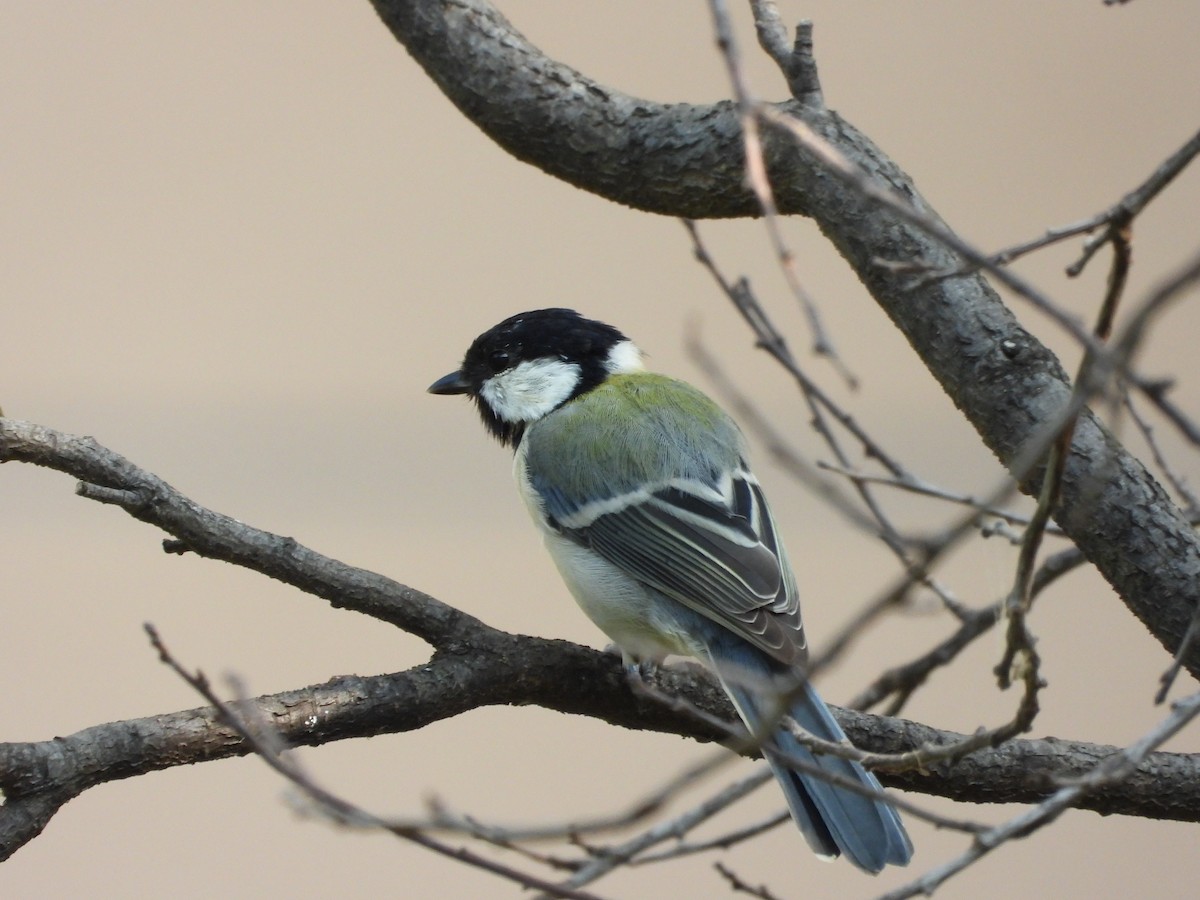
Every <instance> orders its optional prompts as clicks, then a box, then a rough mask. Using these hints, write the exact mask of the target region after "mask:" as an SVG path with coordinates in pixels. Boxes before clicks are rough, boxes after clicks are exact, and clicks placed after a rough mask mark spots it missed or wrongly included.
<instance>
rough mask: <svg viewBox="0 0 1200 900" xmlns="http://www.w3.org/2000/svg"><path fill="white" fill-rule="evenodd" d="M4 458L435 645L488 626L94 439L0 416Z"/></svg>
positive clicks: (183, 543)
mask: <svg viewBox="0 0 1200 900" xmlns="http://www.w3.org/2000/svg"><path fill="white" fill-rule="evenodd" d="M10 460H11V461H18V462H27V463H33V464H34V465H38V466H44V467H46V468H49V469H56V470H58V471H59V472H65V473H66V474H68V475H73V476H74V477H76V478H78V479H80V484H79V487H78V493H79V494H80V495H82V496H84V497H87V498H89V499H91V500H98V501H100V502H101V503H111V504H113V505H115V506H120V507H121V508H122V509H124V510H125V511H126V512H127V513H129V515H131V516H133V517H134V518H135V519H139V520H141V521H142V522H147V523H149V524H150V525H155V526H157V527H159V528H161V529H162V530H163V531H165V532H167V533H168V534H170V535H172V536H174V537H175V538H176V539H177V540H178V541H179V542H180V543H179V545H174V544H170V545H166V546H165V549H167V550H168V551H169V552H185V551H188V550H190V551H192V552H195V553H198V554H199V555H201V556H206V557H209V558H211V559H220V560H224V561H225V562H229V563H233V564H234V565H239V566H243V567H245V568H247V569H252V570H253V571H255V572H260V573H262V574H263V575H266V576H268V577H270V578H274V579H276V580H277V581H282V582H284V583H285V584H290V585H292V586H294V587H298V588H300V589H301V590H302V591H305V592H307V593H310V594H315V595H316V596H318V597H322V598H324V599H325V600H328V601H329V603H330V605H331V606H334V607H336V608H340V609H351V610H354V611H355V612H360V613H363V614H365V615H368V616H372V617H373V618H376V619H380V620H382V621H384V622H390V623H391V624H393V625H395V626H397V627H398V628H402V629H404V630H405V631H407V632H409V633H411V634H414V635H416V636H417V637H419V638H422V639H424V640H426V641H428V642H429V643H430V644H432V645H433V646H435V647H445V646H448V645H451V644H453V643H455V642H461V641H464V640H469V639H471V638H472V637H473V636H475V635H477V634H478V633H480V632H482V631H486V630H488V629H487V626H486V625H484V624H483V623H482V622H480V621H479V620H478V619H476V618H474V617H472V616H470V615H467V614H466V613H464V612H462V611H460V610H457V609H455V608H454V607H452V606H448V605H447V604H445V603H442V602H441V601H440V600H435V599H434V598H433V597H430V596H429V595H428V594H424V593H422V592H421V591H418V590H414V589H413V588H410V587H407V586H406V585H403V584H400V583H399V582H396V581H393V580H392V579H390V578H385V577H384V576H382V575H376V574H375V573H374V572H368V571H366V570H365V569H357V568H355V567H353V566H348V565H346V564H345V563H343V562H339V561H338V560H336V559H330V558H329V557H328V556H322V555H321V554H320V553H317V552H315V551H313V550H310V549H309V548H307V547H305V546H303V545H302V544H300V543H298V542H297V541H296V540H295V539H294V538H290V537H283V536H281V535H277V534H271V533H270V532H267V531H262V530H260V529H258V528H252V527H250V526H249V525H246V524H244V523H242V522H239V521H238V520H237V519H234V518H232V517H230V516H226V515H222V514H221V513H217V512H213V511H212V510H210V509H206V508H204V507H203V506H201V505H200V504H198V503H195V502H194V501H192V500H189V499H188V498H187V497H185V496H183V495H182V494H180V493H179V492H178V491H177V490H175V488H173V487H171V485H169V484H167V483H166V482H165V481H163V480H162V479H161V478H159V477H158V476H157V475H153V474H151V473H150V472H146V471H144V470H143V469H140V468H138V467H137V466H135V465H134V464H133V463H131V462H130V461H129V460H127V459H125V457H123V456H121V455H120V454H118V453H114V452H113V451H112V450H109V449H108V448H107V447H104V446H102V445H100V444H99V443H97V442H96V441H95V440H94V439H93V438H90V437H79V436H76V435H73V434H66V433H64V432H61V431H54V430H53V429H50V428H45V427H43V426H41V425H35V424H33V423H31V422H20V421H17V420H16V419H0V462H8V461H10Z"/></svg>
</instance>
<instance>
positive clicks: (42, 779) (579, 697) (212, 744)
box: [0, 632, 1200, 860]
mask: <svg viewBox="0 0 1200 900" xmlns="http://www.w3.org/2000/svg"><path fill="white" fill-rule="evenodd" d="M492 634H493V638H492V639H491V640H490V641H489V642H487V643H486V645H484V646H474V647H472V648H471V652H470V653H469V654H468V653H465V652H464V653H438V654H436V655H435V656H434V657H433V659H432V660H431V661H430V662H429V663H424V664H422V665H420V666H416V667H414V668H412V669H409V670H408V671H405V672H400V673H396V674H391V675H376V676H372V677H360V676H344V677H341V678H335V679H333V680H331V681H328V682H326V683H324V684H319V685H312V686H310V687H306V688H301V689H300V690H294V691H286V692H284V693H279V694H272V695H266V696H261V697H257V698H255V699H254V700H253V701H251V702H253V703H254V705H255V706H256V707H257V710H258V713H259V716H261V718H263V719H264V720H265V721H267V722H269V723H270V724H271V725H272V726H274V727H275V728H276V729H277V733H278V736H279V738H280V740H281V741H282V742H283V743H284V744H285V745H287V746H302V745H303V746H317V745H320V744H325V743H328V742H330V741H336V740H345V739H347V738H355V737H372V736H376V735H380V734H393V733H398V732H405V731H413V730H417V729H420V728H423V727H424V726H426V725H428V724H430V723H431V722H435V721H439V720H441V719H446V718H450V717H452V716H456V715H459V714H461V713H464V712H467V711H470V710H472V709H476V708H479V707H482V706H492V705H497V704H521V705H529V704H533V705H537V706H542V707H544V708H547V709H551V710H555V711H559V712H567V713H573V714H578V715H586V716H591V717H594V718H600V719H603V720H605V721H607V722H609V723H612V724H615V725H620V726H622V727H626V728H631V729H637V730H647V731H659V732H664V733H669V734H678V735H683V736H687V737H692V738H695V739H697V740H703V741H709V740H717V739H720V738H722V737H725V736H726V735H725V734H724V733H722V732H721V731H719V730H717V729H714V728H712V727H711V726H709V725H706V724H705V723H704V722H703V721H700V720H699V719H697V718H696V717H694V716H693V715H691V714H690V713H689V712H688V710H687V709H685V708H684V707H685V706H688V705H691V706H692V707H695V708H698V709H700V710H702V711H703V712H705V713H707V714H711V715H716V716H721V717H722V718H724V719H726V720H730V719H732V718H733V713H732V710H731V709H730V708H729V706H728V705H727V702H726V700H725V697H724V694H723V692H722V691H721V690H720V688H719V686H718V685H716V684H715V682H713V681H712V680H711V679H710V678H708V676H707V675H706V674H705V673H703V672H702V671H700V670H698V669H696V668H695V667H686V668H682V669H678V670H676V669H670V668H668V669H664V670H661V671H660V673H659V680H660V682H661V683H662V686H663V688H664V689H665V690H667V691H669V692H670V693H671V694H672V695H675V696H679V697H681V698H683V699H684V700H685V701H686V703H685V704H681V705H680V707H679V708H666V707H664V706H662V705H660V704H658V703H655V702H652V701H649V700H647V699H646V698H645V697H644V696H642V695H640V694H636V693H634V692H631V691H630V690H629V686H628V684H627V682H626V679H625V677H624V675H623V670H622V668H621V664H620V661H619V659H618V658H617V657H615V656H613V655H609V654H603V653H600V652H597V651H595V650H590V649H588V648H585V647H579V646H577V645H574V644H570V643H567V642H565V641H551V640H545V639H542V638H534V637H526V636H522V635H510V634H504V633H502V632H493V633H492ZM836 712H837V716H838V719H839V720H840V721H841V722H842V724H843V726H844V727H845V729H846V732H847V734H848V735H849V736H850V738H851V740H852V741H853V742H854V743H855V744H856V745H857V746H859V747H862V748H864V749H869V750H871V751H874V752H877V753H903V752H908V751H911V750H913V749H914V748H916V747H920V746H929V745H934V744H947V743H951V742H958V741H961V740H963V739H964V736H963V735H959V734H955V733H953V732H946V731H939V730H937V729H934V728H930V727H928V726H925V725H920V724H918V723H915V722H909V721H906V720H903V719H890V718H886V717H882V716H872V715H868V714H865V713H856V712H853V711H850V710H844V709H838V710H836ZM249 752H251V750H250V747H249V746H248V745H247V744H246V742H245V741H244V740H243V739H242V738H241V737H240V736H239V735H238V733H237V732H236V731H235V730H234V729H233V728H232V727H231V726H229V725H227V724H225V723H223V722H222V721H220V718H219V716H218V713H217V712H216V710H214V709H213V708H212V707H203V708H199V709H189V710H183V711H180V712H175V713H169V714H165V715H159V716H150V717H147V718H143V719H129V720H126V721H122V722H112V723H109V724H105V725H96V726H93V727H91V728H85V729H83V730H82V731H78V732H76V733H74V734H71V735H68V736H67V737H63V738H54V739H52V740H48V741H39V742H28V743H6V744H0V789H2V790H3V791H4V795H5V804H4V806H3V807H0V860H3V859H6V858H7V857H8V856H10V855H11V854H12V853H14V852H15V851H16V850H17V849H19V848H20V847H21V846H22V845H23V844H25V843H26V842H27V841H29V840H31V839H32V838H34V837H36V836H37V834H39V833H40V832H41V830H42V828H43V827H44V826H45V825H46V823H47V822H48V821H49V819H50V818H51V816H53V814H54V813H55V812H56V811H57V810H58V809H59V808H60V807H61V806H62V805H63V804H65V803H66V802H67V801H68V800H70V799H72V798H73V797H76V796H78V795H79V794H81V793H82V792H83V791H85V790H87V789H88V788H90V787H95V786H96V785H99V784H104V783H106V782H109V781H117V780H120V779H123V778H131V777H134V776H138V775H144V774H146V773H149V772H155V771H159V770H162V769H167V768H173V767H175V766H183V765H192V764H194V763H198V762H206V761H210V760H215V759H225V758H228V757H233V756H244V755H246V754H247V753H249ZM1118 752H1119V750H1118V748H1116V747H1109V746H1104V745H1098V744H1089V743H1084V742H1077V741H1062V740H1056V739H1053V738H1047V739H1043V740H1012V741H1008V742H1007V743H1005V744H1004V745H1003V746H1001V747H999V748H995V749H985V750H981V751H979V752H977V753H974V754H972V755H970V756H968V757H966V758H965V759H960V760H957V761H956V762H954V763H953V764H946V763H940V764H932V765H930V766H929V767H928V768H926V769H924V770H921V771H910V772H904V773H889V772H880V773H879V774H880V777H881V778H882V780H883V781H884V782H885V783H887V784H890V785H893V786H896V787H902V788H905V789H907V790H913V791H919V792H921V793H927V794H934V795H938V796H945V797H951V798H953V799H956V800H962V801H967V802H974V803H985V802H986V803H992V802H1037V801H1040V800H1043V799H1045V798H1046V797H1048V796H1050V795H1051V794H1053V793H1054V791H1055V790H1056V789H1058V788H1059V787H1060V786H1061V783H1062V782H1063V781H1064V780H1069V779H1072V778H1077V777H1080V776H1082V775H1084V774H1085V773H1087V772H1088V771H1090V770H1091V769H1093V768H1094V767H1095V766H1096V764H1097V763H1099V762H1100V761H1102V760H1104V759H1105V758H1107V757H1109V756H1112V755H1113V754H1116V753H1118ZM1080 807H1081V808H1085V809H1092V810H1095V811H1097V812H1101V813H1105V814H1111V813H1116V814H1122V815H1133V816H1144V817H1149V818H1157V819H1176V820H1181V821H1192V822H1195V821H1200V754H1183V753H1156V754H1153V755H1152V756H1151V757H1150V758H1148V759H1147V760H1146V761H1145V763H1144V764H1143V765H1142V766H1140V767H1139V768H1138V769H1137V771H1135V772H1134V773H1132V774H1131V775H1130V776H1129V777H1128V778H1126V779H1125V780H1123V781H1120V782H1118V783H1113V784H1109V785H1106V786H1105V787H1104V788H1103V789H1102V790H1098V791H1096V792H1095V793H1094V794H1091V795H1089V796H1087V797H1086V798H1084V799H1083V800H1081V802H1080Z"/></svg>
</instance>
